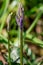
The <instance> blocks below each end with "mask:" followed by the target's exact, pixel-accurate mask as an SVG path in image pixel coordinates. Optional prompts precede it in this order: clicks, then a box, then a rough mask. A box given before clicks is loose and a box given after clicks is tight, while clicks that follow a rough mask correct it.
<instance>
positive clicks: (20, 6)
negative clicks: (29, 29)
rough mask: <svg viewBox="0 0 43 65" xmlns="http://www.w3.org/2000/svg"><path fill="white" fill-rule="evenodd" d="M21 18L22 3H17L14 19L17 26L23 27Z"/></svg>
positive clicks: (22, 14)
mask: <svg viewBox="0 0 43 65" xmlns="http://www.w3.org/2000/svg"><path fill="white" fill-rule="evenodd" d="M23 18H24V8H23V6H22V4H21V3H19V6H18V10H17V13H16V21H17V24H18V26H20V28H22V27H23Z"/></svg>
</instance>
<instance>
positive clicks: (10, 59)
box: [8, 31, 11, 65]
mask: <svg viewBox="0 0 43 65" xmlns="http://www.w3.org/2000/svg"><path fill="white" fill-rule="evenodd" d="M9 40H10V36H9V31H8V53H9V56H8V59H9V65H11V58H10V41H9Z"/></svg>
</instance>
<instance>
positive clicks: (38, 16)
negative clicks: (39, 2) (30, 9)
mask: <svg viewBox="0 0 43 65" xmlns="http://www.w3.org/2000/svg"><path fill="white" fill-rule="evenodd" d="M41 15H42V12H41V11H40V12H39V13H38V15H37V17H36V18H35V20H34V22H33V23H32V25H31V26H30V28H29V29H28V30H27V31H26V33H27V34H28V33H30V32H31V31H32V30H33V28H34V27H35V25H36V24H37V22H38V19H39V18H40V17H41Z"/></svg>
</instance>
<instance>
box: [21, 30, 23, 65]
mask: <svg viewBox="0 0 43 65" xmlns="http://www.w3.org/2000/svg"><path fill="white" fill-rule="evenodd" d="M20 65H23V29H20Z"/></svg>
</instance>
